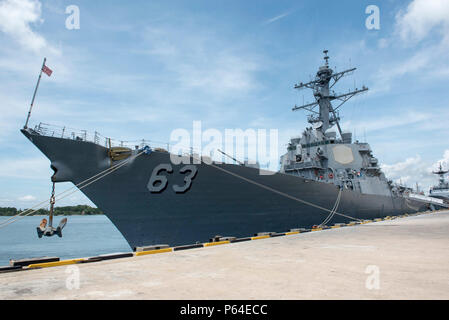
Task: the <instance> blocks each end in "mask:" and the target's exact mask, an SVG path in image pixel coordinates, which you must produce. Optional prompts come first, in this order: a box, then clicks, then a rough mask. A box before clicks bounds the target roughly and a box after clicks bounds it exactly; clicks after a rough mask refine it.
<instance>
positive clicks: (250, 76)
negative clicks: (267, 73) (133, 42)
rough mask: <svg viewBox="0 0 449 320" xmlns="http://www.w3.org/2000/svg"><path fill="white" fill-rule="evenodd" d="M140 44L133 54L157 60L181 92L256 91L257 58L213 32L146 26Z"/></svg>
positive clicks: (212, 94) (186, 28) (213, 93)
mask: <svg viewBox="0 0 449 320" xmlns="http://www.w3.org/2000/svg"><path fill="white" fill-rule="evenodd" d="M143 40H144V42H143V47H144V48H143V49H142V46H140V48H139V49H138V50H137V51H134V52H135V53H137V54H149V55H152V56H154V58H156V59H159V60H160V62H161V63H162V66H163V67H164V68H165V69H166V70H167V71H168V72H169V73H170V74H171V75H174V77H172V79H176V80H177V81H178V86H179V87H178V88H179V89H181V90H182V89H187V90H192V89H193V90H198V89H200V90H202V92H203V93H207V94H208V95H209V96H215V95H216V94H220V93H223V92H224V93H229V92H230V91H232V92H233V93H239V92H240V93H245V92H247V91H249V90H251V89H254V88H255V87H256V83H257V81H256V78H255V76H254V73H255V72H256V71H258V70H259V64H258V63H257V60H258V59H257V57H255V56H253V55H251V54H248V52H247V51H246V50H245V49H242V48H239V47H240V46H244V45H243V44H238V43H229V42H227V41H225V40H222V39H221V38H220V37H219V36H218V35H217V34H215V33H214V32H213V31H210V30H200V31H199V30H197V29H194V30H190V27H185V28H181V27H177V28H173V27H167V26H158V27H153V26H148V27H146V28H145V30H144V32H143ZM230 48H233V49H230ZM235 48H239V49H237V50H236V49H235Z"/></svg>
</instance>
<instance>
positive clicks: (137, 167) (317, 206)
mask: <svg viewBox="0 0 449 320" xmlns="http://www.w3.org/2000/svg"><path fill="white" fill-rule="evenodd" d="M324 54H325V56H324V60H325V62H324V65H323V66H321V67H319V70H318V72H317V73H316V76H315V78H314V80H312V81H310V82H308V83H300V84H298V85H295V88H296V89H303V88H308V89H311V90H313V94H314V98H315V102H313V103H310V104H306V105H303V106H300V107H297V106H295V107H294V108H293V110H300V109H302V110H306V111H309V112H310V113H311V114H310V115H309V117H308V122H309V123H310V124H311V126H310V127H307V128H306V129H305V130H304V132H303V133H302V135H301V136H300V137H298V138H292V139H291V141H290V143H289V145H288V148H287V152H286V153H285V154H284V155H282V156H281V159H280V170H279V171H278V172H273V174H272V175H261V174H259V169H258V168H256V167H254V166H250V165H247V164H246V163H242V162H238V163H237V164H227V163H220V162H206V161H204V159H205V158H202V161H200V163H199V164H195V162H193V160H194V158H195V155H194V154H193V153H192V154H190V155H188V157H189V160H190V163H191V164H187V165H186V164H174V163H172V162H171V160H170V152H169V151H167V150H164V149H162V148H157V149H156V148H154V146H153V145H148V144H147V143H146V142H145V141H143V142H142V143H141V144H139V145H135V146H133V147H132V148H127V147H126V146H125V145H124V144H120V145H118V146H113V144H112V143H111V140H110V139H105V140H101V136H99V135H98V134H97V133H95V135H94V137H93V138H92V139H91V140H89V138H88V135H87V134H86V132H84V133H83V134H75V133H70V132H68V131H67V130H66V129H64V130H62V132H61V131H59V132H58V131H54V130H53V129H51V128H50V127H48V126H44V125H39V126H36V127H35V128H34V129H32V128H28V127H26V126H25V127H24V128H23V129H22V130H21V131H22V133H23V134H24V135H25V136H26V137H27V138H28V139H29V140H30V141H31V142H32V143H33V144H34V145H35V146H36V147H37V148H38V149H39V150H40V151H42V153H44V154H45V155H46V156H47V158H48V159H50V161H51V168H52V169H53V170H54V175H53V176H52V180H53V182H67V181H70V182H72V183H74V184H75V185H77V186H78V185H80V183H82V182H83V181H86V179H89V178H92V177H95V176H96V175H98V174H99V173H100V172H107V170H108V169H109V168H114V172H110V174H108V175H106V176H104V177H102V178H101V179H97V180H98V181H95V183H91V184H88V185H84V186H83V187H82V189H81V187H80V189H81V191H82V192H83V193H84V194H85V195H86V196H87V197H88V198H89V199H90V200H91V201H92V202H93V203H94V204H95V205H96V206H97V207H98V208H100V209H101V210H102V211H103V212H104V213H105V214H106V215H107V217H108V218H109V219H110V220H111V221H112V223H113V224H114V225H115V226H116V227H117V229H118V230H119V231H120V232H121V233H122V235H123V236H124V238H125V239H126V240H127V241H128V243H129V245H130V246H131V247H132V248H135V247H138V246H149V245H156V244H169V245H172V246H175V245H184V244H191V243H196V242H204V241H209V240H210V239H212V238H214V237H216V236H217V235H221V236H233V237H246V236H252V235H254V234H257V233H260V232H285V231H288V230H290V229H295V228H311V227H312V226H316V225H318V226H324V225H328V224H331V223H347V222H349V221H354V220H363V219H374V218H382V217H385V216H395V215H401V214H404V213H414V212H419V211H425V210H427V209H429V207H430V203H429V202H428V201H425V200H419V199H411V198H409V197H407V196H404V194H403V193H402V191H401V189H400V188H397V187H395V186H394V185H393V184H392V182H391V181H389V180H387V179H386V177H385V175H384V173H383V172H382V170H381V169H380V167H379V165H378V160H377V159H376V158H375V157H374V156H373V152H372V150H371V148H370V146H369V144H367V143H361V142H358V141H352V135H351V133H350V132H346V131H343V130H342V129H341V127H340V123H339V120H340V117H339V114H338V111H339V108H340V107H341V106H342V105H343V104H344V103H345V102H346V101H348V100H349V99H350V98H351V97H353V96H354V95H356V94H358V93H361V92H364V91H366V90H368V89H367V88H365V87H362V88H361V89H355V90H354V91H352V92H349V93H344V94H337V93H335V92H334V91H332V90H331V89H332V88H333V87H334V85H335V84H336V83H337V82H338V80H339V79H340V78H341V77H343V76H344V75H346V74H348V73H350V72H352V71H354V70H355V68H353V69H349V70H345V71H342V72H336V73H334V71H333V70H332V69H331V68H330V67H329V64H328V59H329V56H328V55H327V51H324ZM332 101H337V102H339V104H338V105H337V106H333V105H332ZM316 107H317V109H315V108H316ZM196 160H198V159H196ZM121 164H123V166H122V167H119V166H120V165H121ZM111 171H112V170H111ZM92 181H93V180H92ZM105 240H107V239H105Z"/></svg>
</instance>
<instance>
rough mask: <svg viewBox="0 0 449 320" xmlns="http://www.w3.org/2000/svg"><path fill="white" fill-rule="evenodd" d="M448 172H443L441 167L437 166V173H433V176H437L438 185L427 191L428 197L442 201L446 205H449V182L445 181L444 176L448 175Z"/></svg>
mask: <svg viewBox="0 0 449 320" xmlns="http://www.w3.org/2000/svg"><path fill="white" fill-rule="evenodd" d="M448 172H449V171H448V170H443V166H442V165H441V162H440V165H439V168H438V170H437V171H433V173H434V174H436V175H438V177H439V179H438V184H437V185H436V186H433V187H431V188H430V190H429V196H430V197H434V198H438V199H442V200H443V201H445V202H446V203H449V182H447V181H445V179H444V176H445V174H446V173H448Z"/></svg>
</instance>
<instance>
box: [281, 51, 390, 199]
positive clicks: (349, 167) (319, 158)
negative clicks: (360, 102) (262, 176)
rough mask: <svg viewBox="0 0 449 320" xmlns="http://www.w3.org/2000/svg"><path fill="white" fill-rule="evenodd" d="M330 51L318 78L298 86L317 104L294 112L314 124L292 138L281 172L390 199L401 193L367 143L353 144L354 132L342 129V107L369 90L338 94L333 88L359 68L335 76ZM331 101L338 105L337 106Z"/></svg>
mask: <svg viewBox="0 0 449 320" xmlns="http://www.w3.org/2000/svg"><path fill="white" fill-rule="evenodd" d="M327 53H328V51H327V50H325V51H324V54H325V56H324V60H325V63H324V65H323V66H321V67H320V68H319V70H318V72H317V73H316V76H315V79H314V80H313V81H310V82H308V83H302V82H301V83H299V84H297V85H295V89H299V90H301V89H304V88H308V89H311V90H313V95H314V97H315V100H316V101H315V102H313V103H309V104H305V105H303V106H295V107H294V108H293V111H297V110H306V111H309V112H310V114H309V116H308V118H307V120H308V122H309V123H310V124H311V126H310V127H308V128H306V129H305V130H304V132H303V133H302V136H300V137H296V138H292V139H291V140H290V143H289V145H288V148H287V150H288V152H287V153H286V154H284V155H283V156H282V157H281V172H284V173H288V174H293V175H298V176H300V177H303V178H306V179H312V180H316V181H320V182H326V183H332V184H335V185H337V186H340V187H342V188H346V189H350V190H353V191H355V192H360V193H365V194H378V195H385V196H390V195H391V194H392V192H393V193H398V192H399V190H398V189H397V188H394V187H392V186H391V185H390V183H389V182H388V180H387V179H386V178H385V175H384V174H383V173H382V171H381V169H380V167H379V165H378V160H377V158H375V157H374V156H373V153H372V150H371V148H370V146H369V144H368V143H361V142H359V141H355V142H353V141H352V133H351V132H348V131H343V130H342V128H341V126H340V122H339V120H340V117H339V114H338V112H339V108H340V107H341V106H342V105H343V104H344V103H345V102H347V101H348V100H349V99H351V98H352V97H353V96H355V95H357V94H359V93H362V92H365V91H367V90H368V88H366V87H365V86H363V87H362V88H361V89H357V88H356V89H355V90H354V91H352V92H348V93H344V94H337V93H335V92H334V91H333V90H332V89H333V87H334V86H335V84H336V83H337V82H338V80H340V79H341V78H342V77H343V76H345V75H347V74H349V73H351V72H353V71H355V70H356V68H352V69H348V70H345V71H342V72H338V73H334V72H333V70H332V69H331V68H330V67H329V56H328V55H327ZM332 101H338V102H339V104H338V105H337V106H336V107H334V106H333V105H332Z"/></svg>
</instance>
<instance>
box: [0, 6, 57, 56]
mask: <svg viewBox="0 0 449 320" xmlns="http://www.w3.org/2000/svg"><path fill="white" fill-rule="evenodd" d="M41 13H42V11H41V3H40V2H39V1H37V0H4V1H2V2H0V30H1V31H2V32H4V33H5V34H7V35H9V36H10V37H12V38H13V39H14V40H15V41H17V42H18V43H19V44H20V45H21V46H22V47H24V48H26V49H28V50H31V51H34V52H36V53H37V52H40V51H41V50H42V49H44V48H46V50H47V51H48V50H49V49H50V50H51V51H53V52H54V51H56V50H55V49H54V48H53V47H51V46H49V44H48V43H47V40H46V39H45V38H44V37H43V36H42V35H40V34H38V33H36V32H34V31H33V30H32V28H31V26H32V25H34V24H39V23H43V19H42V18H41Z"/></svg>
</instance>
